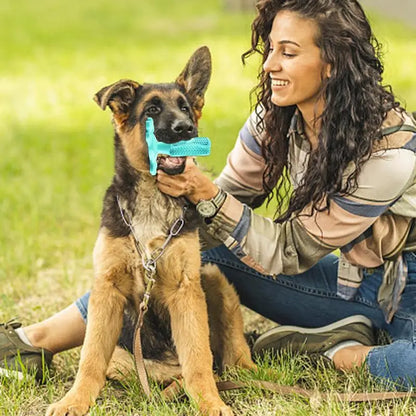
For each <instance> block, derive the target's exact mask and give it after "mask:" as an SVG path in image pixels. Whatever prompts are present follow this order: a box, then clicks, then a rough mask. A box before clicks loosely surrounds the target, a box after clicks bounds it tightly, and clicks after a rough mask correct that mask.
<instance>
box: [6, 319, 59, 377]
mask: <svg viewBox="0 0 416 416" xmlns="http://www.w3.org/2000/svg"><path fill="white" fill-rule="evenodd" d="M20 327H21V324H20V323H19V322H16V321H14V320H11V321H9V322H6V323H5V324H0V376H4V377H17V378H18V379H22V378H23V377H24V375H25V374H32V373H34V374H35V377H36V379H37V380H39V381H44V377H45V374H44V373H45V369H46V368H49V366H50V364H51V361H52V356H53V354H52V352H50V351H48V350H45V349H43V348H37V347H32V346H30V345H28V344H26V343H24V342H23V341H22V340H21V339H20V337H19V335H18V334H17V333H16V329H17V328H20Z"/></svg>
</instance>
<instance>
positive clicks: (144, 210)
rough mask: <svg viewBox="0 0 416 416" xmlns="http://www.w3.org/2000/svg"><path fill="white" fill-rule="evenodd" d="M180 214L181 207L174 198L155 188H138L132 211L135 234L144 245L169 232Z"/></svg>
mask: <svg viewBox="0 0 416 416" xmlns="http://www.w3.org/2000/svg"><path fill="white" fill-rule="evenodd" d="M181 215H182V208H181V206H180V205H179V203H178V201H177V200H176V199H174V198H170V197H167V196H166V195H163V194H162V193H161V192H160V191H159V190H158V189H157V188H153V191H152V190H149V189H148V188H146V189H140V185H139V189H138V193H137V198H136V201H135V204H134V209H133V212H132V225H133V228H134V231H135V234H136V236H137V237H138V238H139V239H140V240H141V241H142V242H143V243H144V244H145V245H146V244H147V243H149V242H150V241H151V240H153V239H154V238H156V237H163V236H167V235H168V234H169V231H170V228H171V226H172V224H173V223H174V222H175V221H176V220H177V219H178V218H179V217H180V216H181Z"/></svg>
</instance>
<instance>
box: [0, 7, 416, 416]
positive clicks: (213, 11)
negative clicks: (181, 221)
mask: <svg viewBox="0 0 416 416" xmlns="http://www.w3.org/2000/svg"><path fill="white" fill-rule="evenodd" d="M252 17H253V14H250V13H248V14H225V13H224V12H223V10H222V2H221V1H220V0H205V1H203V2H200V1H195V0H181V1H178V2H172V1H168V0H152V1H147V2H146V1H140V0H134V1H133V0H124V1H118V2H115V1H110V0H101V1H85V0H84V1H80V0H73V1H71V2H56V1H52V0H38V1H29V0H13V1H12V0H3V1H2V2H1V4H0V21H1V22H2V24H1V25H0V42H1V48H0V62H1V65H0V96H1V98H2V99H1V101H0V114H2V121H3V122H2V123H1V124H0V146H1V147H0V148H1V150H0V152H1V153H0V154H1V158H0V178H1V181H0V284H1V287H2V289H1V290H0V322H2V321H4V320H8V319H9V318H10V317H13V316H18V317H20V319H21V320H22V321H23V322H24V323H29V322H33V321H36V320H39V319H42V318H45V317H47V316H49V315H50V314H51V313H53V312H55V311H57V310H59V309H60V308H62V307H64V306H66V305H67V304H68V303H70V302H72V301H73V300H74V299H75V298H76V297H77V296H79V295H81V294H82V293H83V292H84V291H86V290H87V289H88V288H89V287H90V282H91V277H92V272H91V253H92V248H93V246H94V241H95V238H96V234H97V230H98V225H99V214H100V209H101V200H102V197H103V194H104V191H105V189H106V187H107V186H108V184H109V182H110V179H111V176H112V168H113V143H112V127H111V123H110V113H109V112H102V111H101V110H100V109H99V108H98V106H97V105H96V104H95V103H94V102H93V100H92V97H93V95H94V94H95V93H96V92H97V91H98V90H99V89H100V88H102V87H103V86H105V85H108V84H110V83H112V82H114V81H117V80H118V79H121V78H132V79H135V80H137V81H139V82H159V81H169V80H173V79H175V77H176V76H177V74H178V73H179V71H180V70H181V69H182V67H183V66H184V64H185V62H186V60H187V59H188V57H189V56H190V55H191V53H192V52H193V51H194V50H195V49H196V48H197V47H199V46H200V45H207V46H209V48H210V49H211V52H212V55H213V76H212V80H211V85H210V88H209V90H208V93H207V99H206V108H205V111H204V115H203V119H202V121H201V125H200V133H201V135H206V136H208V137H210V138H211V139H212V142H213V155H212V156H210V157H208V158H204V159H201V160H200V162H201V163H202V164H203V165H204V166H206V168H207V169H209V170H210V171H211V172H212V175H216V174H218V173H219V172H220V170H221V168H222V166H223V165H224V162H225V158H226V155H227V153H228V151H229V150H230V149H231V148H232V146H233V142H234V140H235V137H236V135H237V133H238V130H239V128H240V127H241V125H242V123H243V122H244V120H245V118H246V117H247V116H248V114H249V112H250V104H249V91H250V89H251V88H252V87H253V86H254V85H255V83H256V69H257V65H258V64H257V61H256V59H252V62H251V63H249V65H247V66H246V67H243V66H242V64H241V60H240V56H241V53H242V52H244V51H245V50H246V49H247V48H248V45H249V42H250V24H251V20H252ZM371 20H372V21H373V24H374V30H375V32H376V34H377V35H378V36H379V37H380V39H381V40H382V42H383V44H384V45H385V51H386V54H385V62H386V83H389V84H392V85H393V87H394V90H395V91H396V92H397V94H398V95H399V97H400V98H401V99H402V100H403V101H404V102H406V103H407V106H408V108H409V109H416V76H415V71H414V68H415V64H414V63H415V62H416V40H415V39H416V31H415V30H411V29H410V28H406V27H403V26H402V25H400V24H397V23H395V22H390V21H388V20H386V19H382V18H380V17H378V16H376V15H371ZM77 359H78V350H76V351H72V352H70V353H66V354H63V355H61V356H60V357H57V358H56V360H55V362H56V366H55V367H56V377H55V378H53V379H52V380H51V381H50V382H49V383H48V384H47V385H46V386H43V387H38V386H37V385H35V384H34V383H33V381H32V382H31V381H26V382H25V383H19V382H15V383H14V382H9V381H5V380H0V391H1V394H0V414H1V415H40V414H42V411H43V410H44V408H45V404H46V403H48V402H50V401H52V400H53V399H56V398H57V397H59V396H61V395H62V391H64V390H67V389H68V386H69V385H70V382H67V380H69V379H70V377H72V376H73V375H74V372H75V368H76V363H77ZM287 361H288V360H286V361H285V362H283V361H282V362H278V363H275V364H276V367H277V368H278V370H279V371H278V372H277V373H278V374H277V376H276V377H277V379H276V381H280V382H284V383H288V384H293V383H296V382H299V381H302V382H304V383H306V385H307V386H309V387H315V386H317V387H319V388H321V389H326V390H331V389H333V388H334V389H336V388H337V389H350V388H351V389H358V390H360V389H361V390H364V389H366V388H373V386H372V385H371V383H370V382H369V381H368V380H367V379H366V378H365V376H363V377H359V376H357V377H356V378H352V379H351V378H349V377H345V376H339V375H337V374H335V373H333V372H329V373H328V371H324V370H322V371H321V373H319V372H318V373H316V372H312V373H311V371H310V370H308V371H307V372H305V370H303V369H302V367H301V366H300V365H299V362H298V361H296V360H293V361H289V362H287ZM264 365H265V366H267V364H264ZM238 376H239V377H245V375H238ZM260 376H261V375H257V377H260ZM334 378H335V379H336V380H337V382H338V384H336V385H333V384H332V381H333V380H334ZM137 391H138V387H136V390H134V389H130V390H129V391H128V392H127V393H126V392H125V390H124V389H120V388H117V386H112V387H109V389H107V391H106V392H105V394H104V395H103V399H102V402H101V408H104V409H106V410H105V411H104V410H102V409H101V410H99V409H100V407H99V406H98V407H97V410H96V411H95V412H94V413H93V414H106V415H107V414H108V415H110V414H114V415H115V414H123V415H124V414H126V415H133V414H135V413H134V410H132V409H134V408H136V409H137V411H139V410H141V411H142V412H144V413H141V414H160V415H165V414H188V413H186V412H188V411H189V410H186V409H188V407H189V406H188V405H187V403H186V402H185V404H184V403H176V404H175V405H173V407H172V409H173V410H167V405H164V404H163V403H161V402H160V400H159V401H158V400H156V399H155V400H154V401H152V402H151V403H147V402H146V401H144V400H143V398H142V397H141V396H140V394H139V393H137ZM133 393H135V394H133ZM224 397H225V398H226V400H227V402H229V403H230V404H231V405H232V406H233V407H234V408H235V409H236V412H237V414H241V415H254V414H258V415H266V414H270V415H274V414H293V415H297V414H299V415H300V414H302V415H303V414H311V415H312V414H317V413H316V412H315V410H314V409H315V408H314V407H313V406H311V405H310V404H309V403H307V402H305V401H302V400H301V399H299V398H283V397H277V396H275V395H271V394H265V395H263V394H261V393H260V392H259V391H257V390H255V389H254V390H253V391H246V392H244V393H242V392H233V393H227V394H226V395H225V396H224ZM143 402H144V404H143ZM122 403H123V404H122ZM120 406H121V407H120ZM123 406H124V407H123ZM319 406H320V407H319V409H320V411H319V414H328V415H329V414H331V415H332V414H339V415H350V414H363V415H364V414H368V415H370V414H371V415H372V414H393V413H383V412H385V411H386V412H387V411H389V412H390V411H391V412H393V411H394V412H396V413H394V414H410V413H405V410H403V409H405V408H406V406H413V407H412V408H413V409H415V406H414V405H410V404H406V403H404V402H402V401H397V402H396V403H391V404H389V405H386V407H377V406H379V405H377V406H375V407H374V406H373V408H372V407H370V406H369V405H344V404H339V403H337V402H336V401H335V400H334V401H333V402H330V403H321V404H319ZM380 406H382V405H380ZM117 408H118V409H119V410H111V409H117ZM120 409H124V410H120ZM377 409H378V410H377ZM380 409H381V410H380ZM383 409H384V410H383ZM386 409H390V410H386ZM100 412H104V413H100ZM117 412H118V413H117ZM169 412H173V413H169ZM189 414H191V413H189Z"/></svg>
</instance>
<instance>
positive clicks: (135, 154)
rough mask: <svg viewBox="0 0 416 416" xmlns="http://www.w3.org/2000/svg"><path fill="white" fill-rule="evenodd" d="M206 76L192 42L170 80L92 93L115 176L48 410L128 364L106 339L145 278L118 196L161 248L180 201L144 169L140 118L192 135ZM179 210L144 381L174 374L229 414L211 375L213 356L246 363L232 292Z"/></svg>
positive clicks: (87, 396) (171, 132) (193, 222)
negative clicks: (62, 375) (61, 382)
mask: <svg viewBox="0 0 416 416" xmlns="http://www.w3.org/2000/svg"><path fill="white" fill-rule="evenodd" d="M210 75H211V56H210V52H209V50H208V48H207V47H201V48H200V49H198V50H197V51H196V52H195V53H194V54H193V55H192V56H191V58H190V60H189V61H188V63H187V65H186V66H185V68H184V70H183V71H182V72H181V74H180V75H179V77H178V78H177V79H176V81H175V82H173V83H165V84H143V85H140V84H139V83H137V82H135V81H131V80H121V81H119V82H116V83H114V84H112V85H110V86H107V87H105V88H103V89H101V90H100V91H99V92H98V93H97V94H96V95H95V100H96V102H97V103H98V105H99V106H100V107H101V108H102V109H105V108H106V107H107V106H108V107H110V109H111V111H112V113H113V125H114V130H115V174H114V177H113V181H112V184H111V185H110V187H109V188H108V189H107V192H106V195H105V197H104V203H103V210H102V215H101V227H100V231H99V235H98V239H97V242H96V245H95V248H94V254H93V261H94V272H95V279H94V284H93V288H92V291H91V297H90V300H89V312H88V323H87V330H86V337H85V341H84V345H83V347H82V350H81V360H80V364H79V370H78V373H77V376H76V379H75V382H74V385H73V387H72V388H71V390H70V391H69V392H68V393H67V394H66V396H65V397H64V398H63V399H62V400H60V401H59V402H57V403H55V404H52V405H51V406H49V408H48V411H47V415H48V416H64V415H65V416H80V415H85V414H86V413H87V412H88V409H89V408H90V406H91V405H93V404H94V402H95V400H96V399H97V397H98V395H99V393H100V390H101V389H102V387H103V386H104V383H105V379H106V374H107V375H110V376H111V375H113V376H114V375H116V374H117V370H116V369H117V368H120V367H117V363H118V364H120V365H121V367H122V368H123V370H127V369H128V367H130V368H131V365H132V364H131V363H132V361H131V356H130V357H129V358H130V361H129V359H126V357H125V355H126V354H127V355H128V353H127V352H126V351H125V350H121V349H120V348H119V347H117V348H116V344H117V341H118V340H119V337H120V334H121V331H122V327H123V328H128V327H129V325H128V324H126V323H128V322H130V323H131V322H134V321H135V320H136V319H137V313H138V310H139V305H140V303H141V301H142V298H143V294H144V291H145V279H144V268H143V264H142V259H141V258H140V256H139V254H138V251H137V250H136V248H135V241H134V238H133V236H132V233H131V229H130V228H129V227H128V226H127V225H126V223H125V222H124V221H123V218H122V216H121V212H120V207H119V205H118V201H119V203H120V205H121V206H122V208H123V209H124V210H125V211H126V212H127V213H128V214H129V217H130V218H131V223H132V226H133V228H134V233H135V234H136V236H137V238H138V240H140V241H141V242H142V243H143V244H144V245H145V246H146V247H147V249H148V250H149V252H151V251H152V250H155V249H157V248H159V247H161V245H162V244H163V243H164V242H165V241H166V238H167V235H168V233H169V229H170V227H171V225H172V224H173V223H174V222H175V220H176V219H177V218H178V217H180V216H181V213H182V211H183V206H184V205H185V204H186V201H185V200H184V199H183V198H172V197H170V196H168V195H165V194H163V193H161V192H160V191H159V190H158V187H157V185H156V179H155V177H154V176H152V175H151V174H150V173H149V159H148V151H147V144H146V141H145V121H146V119H147V117H152V118H153V120H154V124H155V135H156V137H157V138H158V140H159V141H163V142H167V143H175V142H177V141H180V140H188V139H191V138H193V137H195V136H197V122H198V119H199V118H200V116H201V110H202V107H203V105H204V94H205V91H206V88H207V86H208V82H209V79H210ZM184 164H185V158H173V157H161V158H160V159H159V168H160V169H164V170H165V171H166V172H168V173H172V174H174V173H178V172H181V171H182V170H183V169H184ZM188 211H190V215H187V216H186V218H185V225H184V227H183V229H182V230H181V232H180V233H179V235H177V236H175V237H174V238H173V239H172V240H171V241H170V242H169V244H168V245H167V247H166V250H165V251H164V253H163V255H162V256H161V257H160V259H159V260H158V261H157V270H156V283H155V285H154V287H153V290H152V292H151V297H150V302H149V310H148V312H147V314H146V315H145V319H144V324H143V328H142V349H143V356H144V358H145V365H146V369H147V372H148V374H149V376H150V377H151V378H153V379H154V380H157V381H159V382H167V381H168V380H169V379H172V378H173V377H175V378H176V377H182V378H183V381H184V384H185V388H186V391H187V393H188V394H189V396H190V397H191V398H192V399H193V400H194V401H195V402H196V404H197V405H198V407H199V409H200V411H201V412H202V413H203V414H208V415H232V411H231V409H230V408H229V407H228V406H226V405H225V404H224V402H223V401H222V400H221V398H220V396H219V393H218V390H217V387H216V384H215V381H214V374H213V361H214V359H213V355H214V357H215V362H216V363H217V364H219V365H220V366H233V365H240V366H242V367H245V368H254V363H253V362H252V360H251V357H250V350H249V347H248V345H247V343H246V341H245V338H244V334H243V321H242V316H241V312H240V306H239V300H238V297H237V295H236V293H235V291H234V289H233V288H232V287H231V285H230V284H228V283H227V281H226V279H225V277H224V276H223V275H222V274H221V273H220V272H219V270H218V269H217V267H216V266H213V265H207V266H204V267H202V269H201V260H200V244H199V237H198V229H197V225H198V219H197V218H196V214H193V213H192V212H191V211H192V209H189V210H188ZM126 311H128V312H127V313H126ZM126 316H127V319H126ZM123 320H124V322H125V325H123ZM131 327H132V328H134V323H133V325H131ZM123 332H125V329H124V330H123ZM124 335H125V334H124ZM128 335H129V334H128V333H127V336H128ZM122 338H123V337H122ZM124 338H125V337H124ZM130 338H131V336H130ZM211 351H212V352H211ZM112 357H113V359H112V361H111V364H110V360H111V358H112Z"/></svg>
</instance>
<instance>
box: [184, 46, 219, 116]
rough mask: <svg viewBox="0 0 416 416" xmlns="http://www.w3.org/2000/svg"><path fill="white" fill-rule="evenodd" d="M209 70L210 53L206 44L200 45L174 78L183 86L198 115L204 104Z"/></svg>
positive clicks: (210, 68) (210, 67)
mask: <svg viewBox="0 0 416 416" xmlns="http://www.w3.org/2000/svg"><path fill="white" fill-rule="evenodd" d="M211 71H212V65H211V53H210V51H209V49H208V48H207V47H206V46H202V47H201V48H199V49H197V50H196V51H195V52H194V53H193V55H192V56H191V58H190V59H189V61H188V63H187V64H186V66H185V68H184V70H183V71H182V72H181V73H180V75H179V76H178V78H177V79H176V83H177V84H179V85H181V86H183V87H184V88H185V91H186V93H187V95H188V97H189V99H190V100H191V104H192V107H193V108H194V110H195V111H196V113H197V115H198V116H200V113H201V110H202V107H203V106H204V95H205V91H206V90H207V87H208V83H209V80H210V78H211Z"/></svg>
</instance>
